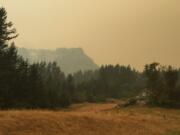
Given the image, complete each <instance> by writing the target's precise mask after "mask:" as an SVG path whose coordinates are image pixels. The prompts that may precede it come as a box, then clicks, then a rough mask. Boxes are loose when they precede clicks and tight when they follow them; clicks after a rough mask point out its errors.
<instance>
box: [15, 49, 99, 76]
mask: <svg viewBox="0 0 180 135" xmlns="http://www.w3.org/2000/svg"><path fill="white" fill-rule="evenodd" d="M18 53H19V54H20V55H22V56H23V57H24V58H25V59H28V60H29V61H30V63H34V62H40V61H46V62H53V61H56V62H57V64H58V65H59V66H60V68H61V70H62V71H63V72H65V73H66V74H68V73H74V72H77V71H79V70H81V71H86V70H95V69H97V68H98V66H97V65H96V64H95V63H94V61H93V60H92V59H91V58H90V57H89V56H87V55H86V54H85V53H84V51H83V50H82V49H81V48H71V49H67V48H58V49H56V50H45V49H26V48H19V49H18Z"/></svg>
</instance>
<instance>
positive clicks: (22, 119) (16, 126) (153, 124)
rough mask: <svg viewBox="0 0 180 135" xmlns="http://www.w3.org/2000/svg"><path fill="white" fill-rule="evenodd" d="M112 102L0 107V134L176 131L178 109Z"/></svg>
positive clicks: (166, 134) (152, 134)
mask: <svg viewBox="0 0 180 135" xmlns="http://www.w3.org/2000/svg"><path fill="white" fill-rule="evenodd" d="M115 106H116V104H115V103H106V104H89V103H86V104H80V105H74V106H72V107H71V108H69V109H66V110H61V111H45V110H44V111H41V110H39V111H38V110H34V111H30V110H29V111H26V110H22V111H1V112H0V123H1V124H0V135H179V133H180V132H179V131H180V110H170V109H169V110H168V109H161V108H147V107H131V108H126V109H125V108H122V109H119V110H117V109H114V107H115Z"/></svg>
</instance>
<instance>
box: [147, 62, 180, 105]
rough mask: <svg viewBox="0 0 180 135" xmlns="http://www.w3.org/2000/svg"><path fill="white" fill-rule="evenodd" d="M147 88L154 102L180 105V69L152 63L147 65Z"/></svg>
mask: <svg viewBox="0 0 180 135" xmlns="http://www.w3.org/2000/svg"><path fill="white" fill-rule="evenodd" d="M144 74H145V75H146V77H147V88H148V90H149V98H150V102H151V103H152V104H157V105H161V106H165V107H180V100H179V99H180V89H179V88H180V87H179V83H178V78H179V71H178V70H177V69H174V68H172V67H171V66H168V67H165V66H160V65H159V64H157V63H152V64H149V65H146V66H145V69H144Z"/></svg>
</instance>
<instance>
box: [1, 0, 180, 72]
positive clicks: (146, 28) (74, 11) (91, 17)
mask: <svg viewBox="0 0 180 135" xmlns="http://www.w3.org/2000/svg"><path fill="white" fill-rule="evenodd" d="M0 5H3V6H4V7H5V8H6V9H7V12H8V18H9V20H11V21H13V22H14V25H15V27H16V28H17V30H18V33H19V34H20V36H19V37H18V38H17V39H16V41H15V42H16V45H17V46H18V47H27V48H50V49H54V48H58V47H67V48H69V47H82V48H83V49H84V50H85V52H86V53H87V54H88V55H89V56H90V57H92V58H93V59H94V61H95V62H96V63H97V64H99V65H101V64H116V63H119V64H131V65H133V66H134V67H136V68H138V69H142V68H143V65H144V64H145V63H149V62H152V61H158V62H160V63H162V64H172V65H174V66H178V67H180V60H179V59H180V0H1V2H0Z"/></svg>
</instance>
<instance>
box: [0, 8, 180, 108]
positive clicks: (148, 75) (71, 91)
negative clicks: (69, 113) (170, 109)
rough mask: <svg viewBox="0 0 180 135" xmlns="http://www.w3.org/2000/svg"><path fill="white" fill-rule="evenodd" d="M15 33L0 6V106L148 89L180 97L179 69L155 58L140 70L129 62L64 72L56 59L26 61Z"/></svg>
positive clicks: (173, 101)
mask: <svg viewBox="0 0 180 135" xmlns="http://www.w3.org/2000/svg"><path fill="white" fill-rule="evenodd" d="M17 36H18V34H17V33H16V29H14V28H13V24H12V23H11V22H7V13H6V10H5V9H4V8H0V108H1V109H9V108H53V109H56V108H62V107H67V106H69V105H71V104H72V103H79V102H103V101H106V100H107V99H110V98H115V99H122V98H129V97H133V96H136V95H137V94H138V93H141V92H142V91H145V90H146V91H147V93H148V95H149V96H148V98H149V101H151V103H152V104H157V105H167V104H168V105H172V106H173V105H175V106H178V105H179V103H180V100H179V99H180V79H179V78H180V70H178V69H174V68H173V67H171V66H168V67H162V66H160V65H159V64H157V63H152V64H149V65H146V66H145V69H144V71H143V72H139V71H137V70H135V69H134V68H132V67H131V66H121V65H115V66H113V65H104V66H101V67H100V68H99V69H98V70H95V71H86V72H81V71H79V72H77V73H74V74H69V75H65V74H64V73H63V72H62V71H61V69H60V67H58V66H57V64H56V63H55V62H51V63H46V62H39V63H34V64H29V62H28V60H25V59H23V58H22V57H21V56H19V55H18V54H17V49H16V47H15V44H14V43H10V40H12V39H14V38H16V37H17Z"/></svg>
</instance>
